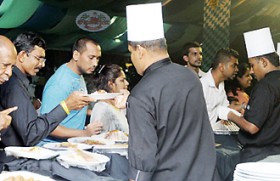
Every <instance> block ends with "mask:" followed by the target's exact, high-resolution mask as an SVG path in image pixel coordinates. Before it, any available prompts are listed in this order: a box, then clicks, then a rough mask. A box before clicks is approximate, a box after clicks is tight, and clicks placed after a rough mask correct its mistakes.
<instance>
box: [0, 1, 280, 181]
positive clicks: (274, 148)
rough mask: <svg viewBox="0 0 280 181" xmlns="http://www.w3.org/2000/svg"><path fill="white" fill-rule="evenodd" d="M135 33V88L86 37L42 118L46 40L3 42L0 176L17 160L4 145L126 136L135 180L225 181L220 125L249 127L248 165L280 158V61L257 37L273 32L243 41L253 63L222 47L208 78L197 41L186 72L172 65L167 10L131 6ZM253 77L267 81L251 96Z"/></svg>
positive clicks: (189, 48) (244, 156) (50, 84)
mask: <svg viewBox="0 0 280 181" xmlns="http://www.w3.org/2000/svg"><path fill="white" fill-rule="evenodd" d="M143 11H145V14H144V15H143V13H142V12H143ZM127 29H128V32H127V33H128V50H129V52H130V54H131V61H132V63H133V65H134V67H135V69H136V71H137V73H138V74H139V75H141V76H142V78H141V80H140V81H139V82H138V83H137V84H136V85H135V87H134V88H133V89H132V90H129V88H128V86H129V83H128V81H127V79H126V74H125V72H124V71H123V69H122V68H121V67H120V66H119V65H116V64H105V65H98V64H99V59H100V57H101V46H100V45H99V44H98V43H97V42H96V41H95V40H93V39H91V38H89V37H81V38H79V39H77V40H76V41H75V42H74V44H73V48H72V57H71V59H70V60H69V61H68V62H67V63H65V64H63V65H61V66H60V67H59V68H58V69H57V70H56V71H55V73H54V74H53V75H52V76H51V77H50V78H49V79H48V81H47V82H46V84H45V86H44V89H43V92H42V103H41V105H40V106H41V107H40V113H39V114H38V112H37V108H38V107H35V106H34V104H33V98H32V96H31V95H30V92H29V91H28V86H29V83H30V81H29V80H30V79H29V78H30V77H32V76H36V74H37V73H38V72H39V71H40V69H42V68H43V67H44V66H45V64H46V63H47V62H46V59H45V57H46V55H45V51H46V42H45V40H44V39H43V38H42V37H41V36H40V35H39V34H37V33H35V32H23V33H21V34H19V35H18V36H17V37H16V38H15V40H14V41H13V42H12V41H11V40H10V39H8V38H7V37H5V36H0V84H1V85H0V107H1V110H0V130H1V142H0V146H1V150H0V163H1V164H0V169H1V170H2V168H3V165H4V164H5V163H7V162H10V161H11V160H13V159H15V158H14V157H11V156H6V154H5V152H4V150H3V148H5V147H8V146H35V145H38V146H42V145H43V144H46V143H48V142H62V141H66V140H67V139H68V138H71V137H80V136H92V135H98V134H100V133H103V132H107V131H111V130H120V131H123V132H125V133H126V134H128V135H129V146H128V163H129V168H128V179H130V180H137V181H149V180H153V181H159V180H172V179H173V180H178V181H180V180H181V181H186V180H205V181H207V180H209V181H212V180H213V181H218V180H220V178H219V175H218V173H217V170H216V152H215V141H214V133H213V130H212V127H213V125H215V124H216V123H217V122H219V121H221V120H223V121H232V122H234V123H235V124H236V125H237V126H238V127H239V128H240V131H239V134H238V138H239V141H240V143H241V144H242V150H241V152H240V153H241V159H240V162H249V161H263V160H271V157H273V160H274V161H275V160H277V161H280V156H277V155H279V154H280V131H279V129H280V123H278V122H279V121H278V119H280V118H279V114H280V104H279V100H280V82H279V77H280V71H279V55H278V54H277V53H276V52H275V49H273V48H274V46H273V48H270V49H267V48H266V47H265V46H267V45H266V44H264V43H261V41H260V42H258V43H259V44H258V45H257V46H260V47H261V48H259V49H258V51H256V52H253V53H252V51H253V50H252V49H254V46H256V44H252V43H251V40H250V36H251V34H253V35H254V36H258V37H260V39H261V35H259V33H263V32H265V33H268V34H270V31H269V29H268V28H264V29H261V30H256V31H252V32H247V33H245V34H244V38H245V44H246V48H247V54H248V60H249V61H248V62H246V61H245V60H243V61H241V60H240V57H239V53H238V52H237V51H235V50H234V49H232V48H228V47H227V48H221V49H220V50H218V51H217V53H216V55H215V57H214V59H213V60H212V65H211V68H210V69H209V70H208V71H207V72H204V71H202V70H201V65H202V63H203V61H202V60H203V53H202V52H203V50H202V47H201V45H200V44H199V43H197V42H188V43H186V44H185V46H184V52H183V56H182V59H183V60H184V61H185V62H186V65H185V66H182V65H178V64H175V63H173V62H172V60H171V58H170V56H169V54H168V51H167V42H166V39H165V37H164V30H163V21H162V7H161V3H152V4H142V5H130V6H127ZM269 41H270V44H273V41H272V39H271V40H269ZM86 74H87V75H86ZM84 76H86V79H85V78H84ZM253 76H254V77H255V78H256V79H257V81H258V83H257V84H256V85H253V88H252V89H251V90H252V91H251V92H248V91H247V88H248V87H250V86H251V83H252V80H253ZM93 92H99V93H105V92H106V93H120V96H117V97H116V98H115V99H108V100H100V101H97V100H95V99H94V98H93V97H91V96H88V95H89V94H90V93H93ZM249 95H250V96H249ZM87 117H89V122H87V121H86V118H87ZM233 169H234V168H233Z"/></svg>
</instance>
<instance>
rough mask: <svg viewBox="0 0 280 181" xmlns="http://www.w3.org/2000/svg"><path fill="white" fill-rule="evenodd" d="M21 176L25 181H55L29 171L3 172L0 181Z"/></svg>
mask: <svg viewBox="0 0 280 181" xmlns="http://www.w3.org/2000/svg"><path fill="white" fill-rule="evenodd" d="M18 176H21V177H23V178H24V180H44V181H55V180H53V179H51V178H49V177H46V176H43V175H39V174H35V173H32V172H28V171H13V172H2V173H1V174H0V180H6V179H9V180H13V179H12V178H11V177H18Z"/></svg>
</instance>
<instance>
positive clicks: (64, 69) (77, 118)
mask: <svg viewBox="0 0 280 181" xmlns="http://www.w3.org/2000/svg"><path fill="white" fill-rule="evenodd" d="M73 91H83V92H85V93H87V89H86V84H85V80H84V78H83V76H82V75H78V74H76V73H75V72H73V71H72V70H71V69H70V68H69V67H68V66H67V65H66V64H63V65H62V66H60V67H59V68H58V69H57V71H56V72H55V74H53V75H52V76H51V78H50V79H49V80H48V82H47V83H46V85H45V88H44V91H43V100H42V106H41V114H44V113H48V112H49V111H51V110H52V109H53V108H54V107H55V106H57V105H58V104H59V103H60V102H61V101H63V100H65V99H66V98H67V97H68V96H69V95H70V94H71V93H72V92H73ZM86 113H87V106H86V107H84V108H83V109H81V110H72V111H71V112H70V114H69V115H68V116H67V117H66V118H65V119H64V120H63V121H62V122H61V123H60V125H61V126H65V127H67V128H72V129H79V130H82V129H84V126H85V120H86ZM49 138H50V137H49ZM51 139H52V140H56V141H58V140H59V139H57V138H54V137H51Z"/></svg>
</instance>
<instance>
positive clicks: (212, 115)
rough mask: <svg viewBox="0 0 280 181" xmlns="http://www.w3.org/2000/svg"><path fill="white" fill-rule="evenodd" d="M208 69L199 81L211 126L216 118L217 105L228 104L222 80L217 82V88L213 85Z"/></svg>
mask: <svg viewBox="0 0 280 181" xmlns="http://www.w3.org/2000/svg"><path fill="white" fill-rule="evenodd" d="M211 70H212V69H210V70H209V71H208V72H207V73H206V75H205V76H203V77H202V78H201V79H200V81H201V84H202V88H203V94H204V98H205V101H206V106H207V111H208V116H209V119H210V123H211V126H212V127H213V125H214V124H215V123H216V121H217V118H218V113H217V110H218V107H219V106H228V105H229V102H228V100H227V95H226V91H225V88H224V82H221V83H220V84H219V88H217V87H216V86H215V81H214V78H213V76H212V73H211Z"/></svg>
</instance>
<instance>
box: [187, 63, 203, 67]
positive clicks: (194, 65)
mask: <svg viewBox="0 0 280 181" xmlns="http://www.w3.org/2000/svg"><path fill="white" fill-rule="evenodd" d="M188 64H189V65H190V66H192V67H196V68H200V67H201V63H200V65H196V64H193V63H190V62H188Z"/></svg>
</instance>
